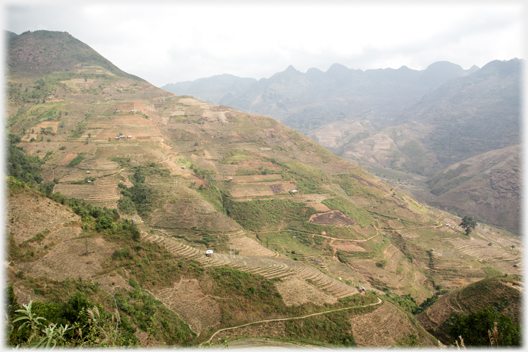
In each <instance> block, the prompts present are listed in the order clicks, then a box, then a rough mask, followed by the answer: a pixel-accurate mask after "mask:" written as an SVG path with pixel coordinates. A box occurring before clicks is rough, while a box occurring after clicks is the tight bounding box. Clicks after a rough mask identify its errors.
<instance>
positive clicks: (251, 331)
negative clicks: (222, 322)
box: [214, 321, 287, 339]
mask: <svg viewBox="0 0 528 352" xmlns="http://www.w3.org/2000/svg"><path fill="white" fill-rule="evenodd" d="M285 327H286V325H285V322H283V321H277V322H270V323H261V324H255V325H250V326H245V327H241V328H238V329H233V330H224V331H221V332H219V333H218V334H216V335H215V337H214V338H215V339H219V338H220V339H225V338H227V337H229V338H239V337H245V336H252V337H274V338H285V337H287V336H286V333H285Z"/></svg>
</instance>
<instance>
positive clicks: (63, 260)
mask: <svg viewBox="0 0 528 352" xmlns="http://www.w3.org/2000/svg"><path fill="white" fill-rule="evenodd" d="M43 32H44V33H39V32H34V33H26V34H22V35H20V36H19V37H20V38H18V40H22V39H24V38H26V37H27V36H33V39H34V42H37V43H40V42H42V43H43V44H42V45H46V43H47V45H52V44H53V43H55V41H56V40H58V41H60V40H64V39H61V38H62V37H63V36H64V34H63V33H58V34H57V33H55V34H54V32H45V31H43ZM50 33H51V34H50ZM50 38H51V39H50ZM12 40H15V39H12ZM50 40H52V41H51V42H50ZM12 45H14V44H12ZM15 47H16V46H15ZM24 48H25V49H24V50H25V51H31V50H35V49H34V48H33V49H32V48H31V46H27V47H24ZM83 50H85V49H83ZM86 50H87V49H86ZM94 55H95V54H94ZM59 59H60V58H59ZM19 60H21V59H19ZM40 60H42V61H41V62H44V63H45V62H46V56H45V55H42V56H41V57H40ZM54 60H55V59H54ZM102 62H103V61H101V59H98V60H95V62H94V61H90V60H88V61H86V62H82V61H81V62H73V63H71V65H70V64H66V63H67V62H66V61H65V64H64V66H62V68H61V69H58V68H57V69H56V71H53V70H51V72H33V73H31V74H29V73H28V72H26V71H24V70H21V68H20V67H25V66H23V65H22V66H20V65H21V64H19V63H18V61H17V60H15V59H12V60H11V61H10V64H9V67H10V74H9V76H8V82H7V84H8V90H9V94H10V95H9V100H8V102H7V111H8V115H7V118H6V124H7V126H8V130H9V133H10V143H11V144H10V153H14V152H15V151H19V152H20V154H18V155H19V156H18V158H15V157H11V155H12V154H10V159H9V174H10V176H9V178H8V181H7V190H8V197H9V202H8V204H9V205H8V209H7V218H6V221H7V225H8V229H7V234H6V237H7V240H8V254H7V258H6V260H7V262H8V266H7V269H6V272H7V273H6V277H7V279H8V282H9V286H10V287H11V288H12V291H13V295H14V296H15V297H16V301H17V302H18V303H17V304H19V305H21V304H28V303H29V302H30V301H33V302H36V307H37V308H36V309H37V310H38V309H40V310H38V312H39V314H48V315H47V316H46V319H50V321H51V318H52V316H51V315H50V314H51V313H50V312H51V311H57V310H58V308H57V309H56V310H53V309H55V308H53V309H52V308H46V307H48V306H46V304H48V305H51V304H59V302H69V300H71V293H73V292H76V294H79V295H81V296H82V297H84V298H83V299H84V300H85V302H92V303H93V304H95V305H96V306H97V305H98V306H99V309H100V310H101V311H103V310H104V311H106V312H108V314H116V315H115V316H116V318H115V319H121V320H120V321H121V322H122V323H121V326H120V329H121V330H119V331H120V332H119V333H120V334H121V336H122V340H120V341H121V343H123V344H130V345H136V346H143V347H146V346H149V347H153V346H154V347H159V346H199V345H208V344H212V346H213V347H214V346H216V347H219V346H221V345H222V343H221V342H222V341H235V340H236V341H238V342H237V343H244V341H250V340H251V339H255V338H259V339H269V340H272V341H277V343H279V342H280V341H282V342H283V343H285V344H288V343H292V344H301V345H306V346H318V347H330V346H334V347H335V346H361V347H367V346H368V347H391V346H412V345H413V344H414V345H419V346H438V345H439V343H438V339H442V340H443V341H442V343H444V344H448V343H451V342H452V341H451V337H449V336H447V337H446V336H441V337H439V336H436V335H435V336H433V335H431V334H432V332H431V331H432V330H431V329H429V328H428V326H426V325H423V327H422V325H420V324H422V323H421V322H420V323H417V322H416V319H415V318H414V315H413V314H414V311H415V309H414V308H409V305H414V306H413V307H415V308H417V307H418V306H419V305H421V304H422V303H424V302H427V301H428V299H430V298H431V297H441V298H439V300H440V299H442V297H446V296H447V295H451V294H453V292H458V291H457V290H460V289H461V288H462V287H466V285H469V284H472V283H476V282H480V281H482V280H499V279H501V280H506V281H508V282H510V281H511V282H518V281H519V280H520V278H521V277H522V275H523V272H522V263H523V259H522V258H523V250H524V249H523V244H522V239H521V238H520V237H518V236H515V235H513V234H512V233H510V232H508V231H505V230H503V229H500V228H497V227H494V226H491V225H488V224H482V223H479V224H478V226H477V227H476V228H475V229H474V230H473V232H472V233H471V234H470V235H469V236H468V235H466V234H465V231H464V229H462V228H461V227H460V226H459V224H460V222H461V217H459V216H456V215H453V214H451V213H448V212H446V211H442V210H439V209H437V208H434V207H432V206H428V205H424V204H422V203H420V202H418V201H417V200H415V198H414V197H412V196H411V195H409V194H408V193H406V192H405V190H404V189H403V185H402V184H401V181H400V183H399V184H398V185H396V184H394V183H390V182H385V181H384V180H383V179H382V178H381V177H377V176H376V175H374V174H372V173H369V172H367V171H366V170H365V169H364V168H362V167H361V166H360V164H359V163H358V162H354V161H350V160H345V159H342V158H340V157H338V156H336V155H334V154H333V153H331V152H330V151H328V150H326V149H324V148H323V147H321V146H320V145H319V144H317V143H316V142H315V141H313V140H312V139H310V138H308V137H307V136H304V135H302V134H300V133H299V132H297V131H295V130H293V129H292V128H290V127H287V126H285V125H283V124H281V123H280V122H279V121H277V120H275V119H273V118H270V117H266V116H262V115H257V114H251V113H246V112H243V111H240V110H237V109H235V108H231V107H228V106H225V105H215V104H211V103H206V102H204V101H201V100H198V99H196V98H193V97H191V96H186V95H183V96H176V95H174V94H172V93H169V92H166V91H164V90H162V89H159V88H156V87H154V86H152V85H150V84H149V83H147V82H144V81H143V80H140V79H137V78H135V77H134V76H130V75H128V74H124V73H120V72H119V71H116V70H110V69H109V68H108V67H110V66H105V65H103V64H102ZM43 66H44V67H46V66H45V65H43ZM54 69H55V68H54ZM61 70H62V71H61ZM17 148H18V149H17ZM382 149H383V148H382ZM505 153H506V152H505ZM31 158H34V159H31ZM489 159H492V157H491V156H490V157H489ZM502 159H504V158H502ZM26 160H29V161H27V163H29V164H31V165H32V166H34V167H35V169H30V168H29V166H27V165H26V164H25V163H26ZM485 160H488V159H485ZM514 162H515V161H514ZM482 163H485V161H482ZM37 164H38V168H37ZM488 165H498V166H496V167H495V170H498V169H499V166H500V164H498V163H496V162H489V163H488ZM39 168H40V169H39ZM490 168H491V169H493V166H490ZM37 169H39V170H40V172H39V177H40V178H41V179H42V182H40V181H38V179H35V176H34V173H33V171H31V170H37ZM457 170H458V169H457ZM35 172H36V171H35ZM378 172H379V171H378ZM464 172H467V173H468V175H474V174H478V171H472V170H471V168H467V169H464ZM492 174H493V175H496V176H494V177H495V178H494V180H496V184H499V185H500V184H502V181H501V177H500V175H501V174H500V172H499V174H497V173H496V171H493V172H492ZM32 175H33V176H32ZM460 175H462V176H464V177H466V174H462V173H460V174H459V175H457V176H460ZM497 175H498V176H497ZM467 177H470V176H467ZM388 178H389V177H387V179H388ZM390 178H392V176H390ZM416 179H417V180H418V181H419V183H421V184H424V183H425V182H426V181H425V180H424V179H423V178H420V177H417V178H416ZM446 179H447V180H446ZM406 180H407V179H406ZM418 181H417V182H418ZM405 182H409V181H405ZM436 185H437V188H439V189H440V188H442V190H447V192H444V193H443V194H442V195H440V196H439V197H441V196H443V195H446V194H448V193H449V191H453V192H458V190H459V189H457V188H456V187H453V183H452V182H451V183H450V179H449V178H447V176H446V177H445V178H441V177H439V178H438V179H437V182H436ZM406 186H407V185H406ZM411 186H414V184H413V185H410V186H409V188H411ZM513 187H514V186H513ZM497 189H501V190H502V191H504V189H505V188H504V187H502V186H501V187H497ZM514 192H515V189H514ZM206 250H212V251H213V253H212V254H211V255H210V256H207V255H206V253H205V252H206ZM512 285H518V284H516V283H514V284H512ZM501 287H502V286H501ZM482 290H484V289H482ZM76 297H77V296H76ZM514 299H516V300H518V299H519V297H515V298H512V300H514ZM78 300H79V301H82V300H81V299H80V298H78ZM489 303H490V304H492V305H493V304H495V303H496V301H495V300H490V301H489ZM13 304H14V303H13ZM39 304H40V305H39ZM86 304H88V303H86ZM39 307H40V308H39ZM43 307H44V308H43ZM86 307H88V306H86ZM429 307H430V306H427V307H426V308H424V309H427V308H429ZM431 307H433V306H432V305H431ZM89 308H92V307H91V306H90V307H89ZM430 309H432V308H430ZM510 313H511V312H510ZM57 314H58V313H57ZM422 314H423V313H422ZM515 314H517V313H515ZM510 315H511V314H510ZM112 317H113V316H112ZM417 317H418V315H417ZM79 319H80V318H79ZM108 319H110V318H108ZM112 319H114V318H112ZM433 320H434V318H433ZM79 321H81V320H79ZM112 321H113V320H112ZM419 321H420V320H419ZM435 321H436V320H435ZM78 324H81V323H78ZM85 324H86V325H85V326H88V325H87V324H88V323H87V322H85ZM94 324H95V323H94ZM424 324H425V323H424ZM125 336H126V339H125ZM12 338H13V339H15V341H18V340H16V339H17V338H21V337H17V336H12ZM72 339H73V337H72ZM218 339H220V340H218ZM72 341H73V340H72ZM113 341H114V340H113ZM115 341H118V340H115ZM115 341H114V343H115ZM411 342H412V343H411ZM12 343H13V342H12ZM108 343H109V346H111V343H110V342H108ZM79 345H81V342H79Z"/></svg>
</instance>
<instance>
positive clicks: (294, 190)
mask: <svg viewBox="0 0 528 352" xmlns="http://www.w3.org/2000/svg"><path fill="white" fill-rule="evenodd" d="M297 192H299V191H297V190H296V189H292V190H291V191H290V193H291V194H295V193H297Z"/></svg>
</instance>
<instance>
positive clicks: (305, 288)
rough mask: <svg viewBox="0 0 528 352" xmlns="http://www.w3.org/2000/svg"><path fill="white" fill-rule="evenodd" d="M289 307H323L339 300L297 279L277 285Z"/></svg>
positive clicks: (290, 279)
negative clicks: (307, 304) (311, 304)
mask: <svg viewBox="0 0 528 352" xmlns="http://www.w3.org/2000/svg"><path fill="white" fill-rule="evenodd" d="M275 286H276V287H277V290H278V291H279V293H280V294H281V296H282V300H283V301H284V304H286V305H287V306H299V305H301V304H305V303H313V304H317V305H321V306H322V305H323V304H325V303H329V304H334V303H337V298H336V297H334V296H330V295H327V294H326V293H324V292H323V291H322V290H320V289H319V288H317V287H315V286H314V285H311V284H309V283H308V282H306V281H305V280H302V279H300V278H297V277H292V278H287V279H283V280H282V281H279V282H277V283H276V284H275Z"/></svg>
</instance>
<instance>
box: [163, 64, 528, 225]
mask: <svg viewBox="0 0 528 352" xmlns="http://www.w3.org/2000/svg"><path fill="white" fill-rule="evenodd" d="M522 63H523V61H522V60H520V59H512V60H509V61H492V62H490V63H488V64H486V65H485V66H483V67H482V68H478V67H477V66H473V67H472V68H471V69H469V70H464V69H463V68H462V67H460V66H459V65H456V64H453V63H450V62H445V61H441V62H435V63H433V64H431V65H430V66H429V67H427V68H426V69H425V70H422V71H417V70H412V69H409V68H408V67H406V66H403V67H401V68H399V69H377V70H366V71H362V70H354V69H349V68H347V67H345V66H343V65H340V64H334V65H332V66H331V67H330V68H329V69H328V70H327V71H326V72H322V71H320V70H318V69H315V68H311V69H309V70H308V71H307V72H306V73H302V72H299V71H297V70H295V68H293V66H289V67H288V68H287V69H286V70H285V71H283V72H279V73H276V74H275V75H273V76H271V77H270V78H268V79H261V80H258V81H257V80H255V79H251V78H239V77H235V76H232V75H220V76H213V77H209V78H202V79H199V80H196V81H193V82H182V83H175V84H168V85H166V86H163V87H162V88H163V89H165V90H168V91H170V92H173V93H175V94H189V95H192V96H194V97H197V98H199V99H202V100H205V101H207V102H211V103H215V104H222V105H227V106H230V107H234V108H236V109H239V110H242V111H246V112H249V113H257V114H262V115H267V116H271V117H273V118H275V119H277V120H279V121H281V122H282V123H284V124H286V125H288V126H290V127H292V128H294V129H296V130H298V131H300V132H302V133H304V134H305V135H307V136H309V137H310V138H312V139H313V140H315V141H316V142H318V143H319V144H321V145H322V146H324V147H326V148H327V149H329V150H330V151H332V152H333V153H335V154H336V155H338V156H341V157H344V158H347V159H349V160H354V161H357V162H359V163H360V164H361V165H363V166H364V167H365V168H367V169H368V170H370V171H373V172H374V171H375V170H377V169H378V168H379V167H381V168H389V169H392V170H395V171H399V172H404V173H406V174H409V173H410V174H414V175H421V176H425V177H426V178H428V179H429V178H433V177H435V175H436V174H437V173H439V172H444V171H443V170H445V169H446V168H449V167H450V166H451V165H453V164H456V163H460V162H463V161H464V160H466V159H469V158H473V157H476V156H478V155H480V154H482V153H487V152H491V151H493V150H500V149H503V148H507V147H510V146H515V145H519V144H520V140H521V137H520V133H519V131H520V77H521V75H520V71H521V65H522ZM513 174H515V175H517V174H516V173H513ZM431 182H432V181H431ZM431 182H429V184H431ZM467 182H470V181H467ZM515 182H516V183H518V182H519V179H516V180H515ZM426 185H427V184H426ZM426 187H427V186H426ZM481 187H484V189H485V190H486V191H484V189H482V190H483V193H486V194H487V193H488V192H487V191H488V190H489V188H490V187H491V186H490V184H487V185H481ZM428 190H429V189H428ZM418 194H422V195H423V192H421V191H419V192H417V193H414V195H415V196H418ZM431 196H434V194H432V195H431ZM433 198H434V197H433ZM486 198H487V196H486ZM421 200H424V201H425V200H426V199H425V198H421ZM428 200H429V201H431V199H430V198H428ZM434 201H435V204H436V205H437V206H440V207H445V208H452V204H451V203H452V202H450V204H449V206H448V205H447V204H443V203H442V202H441V201H440V200H439V199H435V200H434ZM503 201H504V202H509V203H511V202H512V200H511V198H510V199H503ZM493 203H494V204H495V206H496V202H493ZM514 203H515V204H517V205H519V198H516V200H515V201H514ZM488 207H489V205H488ZM508 207H509V206H508ZM457 209H459V211H461V212H463V213H464V212H470V211H471V209H470V208H468V207H466V206H465V205H464V204H459V205H458V206H457ZM516 213H517V212H516ZM480 219H481V220H482V221H489V222H491V223H494V224H497V225H500V226H507V228H509V229H510V230H513V231H518V229H519V225H518V224H519V222H518V221H516V222H515V224H514V225H512V224H511V222H509V223H508V224H505V223H504V222H503V221H499V220H497V219H496V218H495V217H494V216H493V215H491V216H490V217H486V218H485V219H484V218H480ZM510 220H511V219H510Z"/></svg>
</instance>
